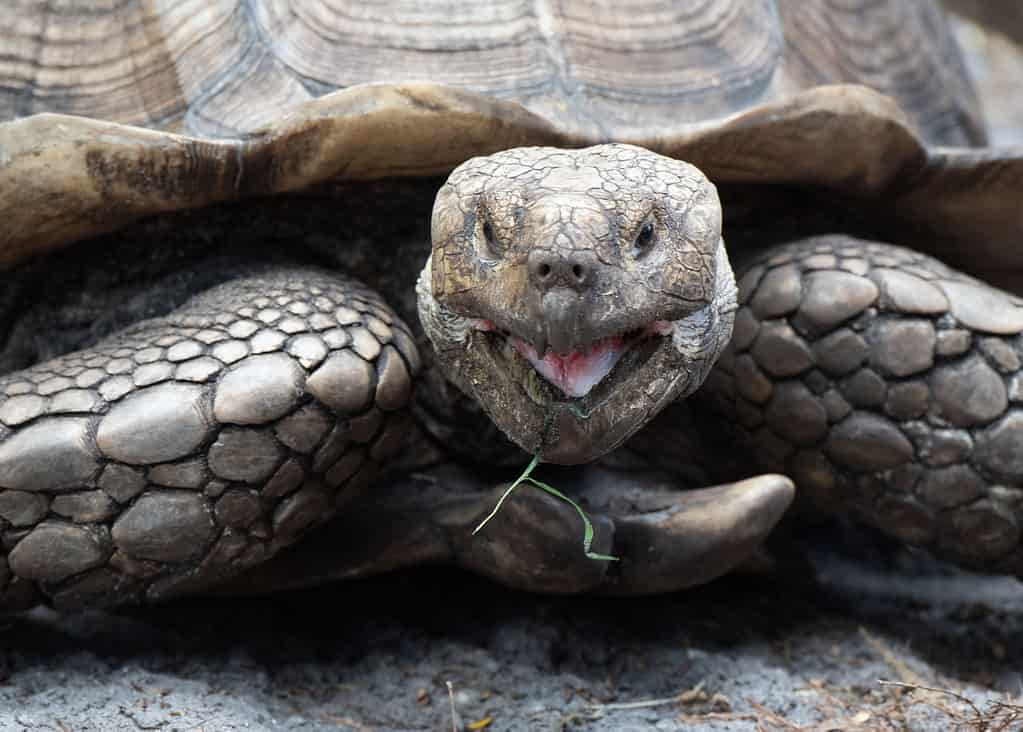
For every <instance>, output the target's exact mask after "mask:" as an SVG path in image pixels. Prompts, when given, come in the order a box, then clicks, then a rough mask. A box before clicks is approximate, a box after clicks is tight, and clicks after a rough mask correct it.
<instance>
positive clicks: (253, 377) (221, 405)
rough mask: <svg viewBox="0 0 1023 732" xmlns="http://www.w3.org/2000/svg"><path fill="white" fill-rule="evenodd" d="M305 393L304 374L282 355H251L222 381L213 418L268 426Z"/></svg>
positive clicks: (214, 406) (291, 360) (232, 369)
mask: <svg viewBox="0 0 1023 732" xmlns="http://www.w3.org/2000/svg"><path fill="white" fill-rule="evenodd" d="M304 391H305V372H304V371H303V370H302V367H301V366H299V365H298V363H297V362H296V361H295V360H294V359H293V358H291V357H290V356H287V355H285V354H283V353H274V354H270V355H266V356H252V357H250V358H247V359H245V360H244V361H242V362H241V363H240V364H238V365H237V366H235V367H233V368H231V369H229V370H228V371H227V373H225V374H224V375H223V376H222V377H221V378H220V383H219V384H218V385H217V393H216V397H215V398H214V400H213V416H214V417H216V418H217V420H218V421H220V422H222V423H225V424H266V423H267V422H272V421H273V420H275V419H277V418H279V417H282V416H283V415H285V414H287V413H288V412H290V411H291V410H292V409H293V408H294V407H295V406H296V405H297V404H298V400H299V399H300V398H301V397H302V395H303V393H304Z"/></svg>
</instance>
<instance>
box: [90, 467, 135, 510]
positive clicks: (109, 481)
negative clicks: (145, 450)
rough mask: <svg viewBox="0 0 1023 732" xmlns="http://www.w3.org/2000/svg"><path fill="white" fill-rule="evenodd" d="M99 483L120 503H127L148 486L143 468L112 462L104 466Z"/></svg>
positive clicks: (104, 490) (105, 491)
mask: <svg viewBox="0 0 1023 732" xmlns="http://www.w3.org/2000/svg"><path fill="white" fill-rule="evenodd" d="M98 485H99V487H100V488H101V489H102V490H103V492H104V493H106V494H107V495H108V496H110V497H111V498H113V499H114V500H115V501H117V502H118V503H127V502H128V501H130V500H131V499H132V498H134V497H135V496H137V495H138V494H139V493H141V492H142V489H143V488H145V487H146V479H145V476H144V475H143V474H142V471H141V470H137V469H135V468H129V467H128V466H127V465H118V464H116V463H110V464H108V465H107V466H106V467H105V468H103V473H102V475H100V477H99V482H98Z"/></svg>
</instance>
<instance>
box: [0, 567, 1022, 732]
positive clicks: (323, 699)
mask: <svg viewBox="0 0 1023 732" xmlns="http://www.w3.org/2000/svg"><path fill="white" fill-rule="evenodd" d="M876 563H877V562H875V564H876ZM911 564H912V565H913V566H910V567H908V568H894V569H892V568H889V569H870V570H867V569H863V568H862V567H861V565H859V564H854V563H852V562H851V561H850V560H848V559H846V558H841V557H835V556H831V557H829V558H825V559H823V560H821V561H820V566H819V571H818V578H817V580H816V581H809V579H808V578H803V579H798V578H797V579H793V574H794V573H793V572H792V571H790V570H789V571H785V572H780V573H776V575H775V576H768V577H757V578H750V577H745V578H744V577H735V578H730V579H728V580H726V581H723V582H718V583H715V584H713V585H711V586H709V587H706V588H703V589H701V590H697V591H690V592H685V593H680V594H677V595H673V596H669V597H660V598H646V599H638V600H637V599H631V600H615V599H593V598H558V597H536V596H529V595H524V594H518V593H514V592H509V591H507V590H504V589H501V588H499V587H496V586H494V585H493V584H490V583H488V582H485V581H482V580H479V579H476V578H473V577H471V576H468V575H465V574H460V573H453V572H441V571H439V570H427V571H422V572H416V573H411V574H406V575H399V576H391V577H385V578H379V579H374V580H368V581H363V582H357V583H348V584H344V585H339V586H333V587H328V588H322V589H319V590H315V591H306V592H301V593H292V594H287V595H283V596H275V597H262V598H254V599H253V598H242V599H223V600H201V601H200V600H196V601H190V602H187V603H178V604H174V605H169V606H164V607H160V608H150V609H145V610H133V611H131V612H125V613H120V614H115V615H105V614H101V613H93V614H85V615H80V616H69V617H59V616H56V615H54V614H52V613H49V612H38V611H37V612H36V613H35V614H32V615H30V616H28V617H23V618H19V619H17V620H14V621H13V622H10V623H9V624H8V625H7V626H6V627H5V628H4V629H3V630H2V631H0V730H3V731H4V732H6V731H7V730H19V731H20V730H33V731H35V730H61V731H64V730H74V731H75V732H84V731H87V730H102V731H104V732H105V731H107V730H111V731H113V730H127V731H128V732H136V731H137V730H165V731H167V732H170V731H172V730H174V731H177V730H203V731H204V732H219V731H221V730H378V731H385V730H451V729H452V712H451V706H450V701H449V697H448V692H447V689H446V682H451V684H452V687H453V689H454V702H455V708H456V715H457V716H458V717H459V718H460V721H461V722H462V724H463V726H461V727H458V729H468V728H469V727H468V725H471V724H472V723H477V722H484V721H485V720H487V719H490V720H491V724H490V726H489V727H488V728H487V729H490V730H588V731H592V732H611V731H618V732H632V731H639V730H665V731H669V730H692V731H694V732H702V731H703V730H707V731H708V732H710V731H711V730H714V731H717V732H739V731H740V730H742V731H747V730H749V731H753V730H758V729H759V730H764V731H765V732H775V731H776V730H777V731H779V732H780V731H781V730H793V729H801V727H798V726H797V725H812V723H816V722H820V721H822V720H828V724H825V725H815V726H806V727H805V729H807V730H813V731H814V732H824V730H832V729H835V730H859V729H862V730H874V729H878V730H887V729H893V730H894V729H899V730H950V729H955V727H954V726H953V722H954V720H955V717H952V716H949V715H948V714H947V713H946V712H943V711H940V710H939V709H937V708H936V707H935V706H934V705H938V706H945V707H948V708H949V710H950V711H952V712H957V713H960V714H965V716H964V717H962V718H963V719H967V718H970V717H971V716H972V713H970V712H968V711H963V710H964V709H965V707H964V706H963V704H961V703H958V702H956V700H955V699H952V698H950V697H942V696H935V695H933V694H932V695H931V696H930V702H931V703H930V704H928V703H925V701H921V695H920V694H919V693H905V692H901V691H899V690H897V689H893V688H891V687H883V686H881V685H879V684H878V679H890V680H896V681H903V682H909V683H917V684H926V685H934V686H939V687H942V688H950V689H957V690H963V692H964V693H965V694H966V695H967V696H968V697H969V698H970V699H971V700H973V701H974V702H975V703H976V704H977V705H978V706H979V707H981V710H982V711H983V710H984V708H985V705H986V704H988V703H990V702H991V701H994V700H1003V701H1004V700H1006V699H1007V697H1006V694H1010V695H1011V694H1017V695H1020V694H1023V675H1021V671H1023V666H1021V664H1020V659H1023V632H1021V631H1023V585H1021V584H1020V583H1018V582H1016V580H1013V579H1007V578H982V577H975V576H971V575H963V574H958V573H954V572H950V571H948V570H945V569H943V568H937V569H935V568H933V567H931V566H929V565H927V564H926V563H924V564H922V565H920V566H918V564H917V563H916V562H912V563H911ZM921 566H922V567H923V569H921ZM921 573H922V574H921ZM796 574H797V575H798V573H796ZM783 577H788V579H783ZM687 691H688V692H689V693H688V694H686V695H685V697H684V700H685V701H684V702H683V701H680V700H679V699H678V696H679V694H680V693H682V692H687ZM672 697H675V698H674V699H673V698H672ZM923 699H924V700H927V699H928V697H927V695H923ZM657 700H666V702H665V703H661V704H652V703H651V702H654V701H657ZM637 702H643V703H648V704H649V705H636V703H637ZM754 704H758V705H761V706H760V707H756V706H754ZM772 715H777V716H772ZM758 719H759V722H758V721H757V720H758ZM779 720H784V721H785V723H784V724H783V722H782V721H779ZM902 720H905V725H904V726H894V725H896V724H902ZM758 723H759V724H760V727H758V726H757V725H758ZM785 724H788V725H791V726H785ZM961 728H962V729H982V728H981V727H980V726H976V725H975V726H973V727H971V726H964V727H961ZM1020 728H1023V719H1021V721H1020V724H1019V725H1017V726H1010V727H1007V728H1006V729H1009V730H1014V729H1015V730H1018V729H1020Z"/></svg>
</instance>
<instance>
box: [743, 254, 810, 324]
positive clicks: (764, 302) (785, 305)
mask: <svg viewBox="0 0 1023 732" xmlns="http://www.w3.org/2000/svg"><path fill="white" fill-rule="evenodd" d="M802 294H803V288H802V285H801V282H800V273H799V270H798V269H797V268H796V267H795V265H792V264H786V265H783V266H781V267H776V268H774V269H770V270H768V271H767V274H765V275H764V277H763V279H761V280H760V285H759V286H758V287H757V290H756V293H755V294H754V295H753V299H752V300H751V301H750V307H752V308H753V313H754V314H755V315H756V316H757V317H758V318H759V319H760V320H770V319H773V318H780V317H781V316H783V315H787V314H788V313H791V312H793V311H794V310H795V309H796V308H798V307H799V300H800V298H801V296H802Z"/></svg>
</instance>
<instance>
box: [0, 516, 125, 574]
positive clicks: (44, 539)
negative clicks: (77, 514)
mask: <svg viewBox="0 0 1023 732" xmlns="http://www.w3.org/2000/svg"><path fill="white" fill-rule="evenodd" d="M106 555H107V546H106V541H105V540H104V537H103V534H102V533H101V532H97V531H94V530H91V529H88V528H85V527H82V526H73V525H71V524H66V523H63V522H57V521H47V522H45V523H41V524H39V525H38V526H36V527H35V528H34V529H32V531H31V532H29V533H28V535H27V536H25V538H23V539H22V540H21V541H19V542H18V544H17V546H15V547H14V549H12V550H11V553H10V554H9V555H8V557H7V562H8V564H10V567H11V569H12V570H14V573H15V574H16V575H18V576H19V577H22V578H24V579H29V580H40V581H44V582H59V581H60V580H62V579H64V578H66V577H70V576H71V575H74V574H78V573H79V572H84V571H85V570H87V569H91V568H92V567H96V566H99V565H100V564H102V563H103V561H104V560H105V559H106Z"/></svg>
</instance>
